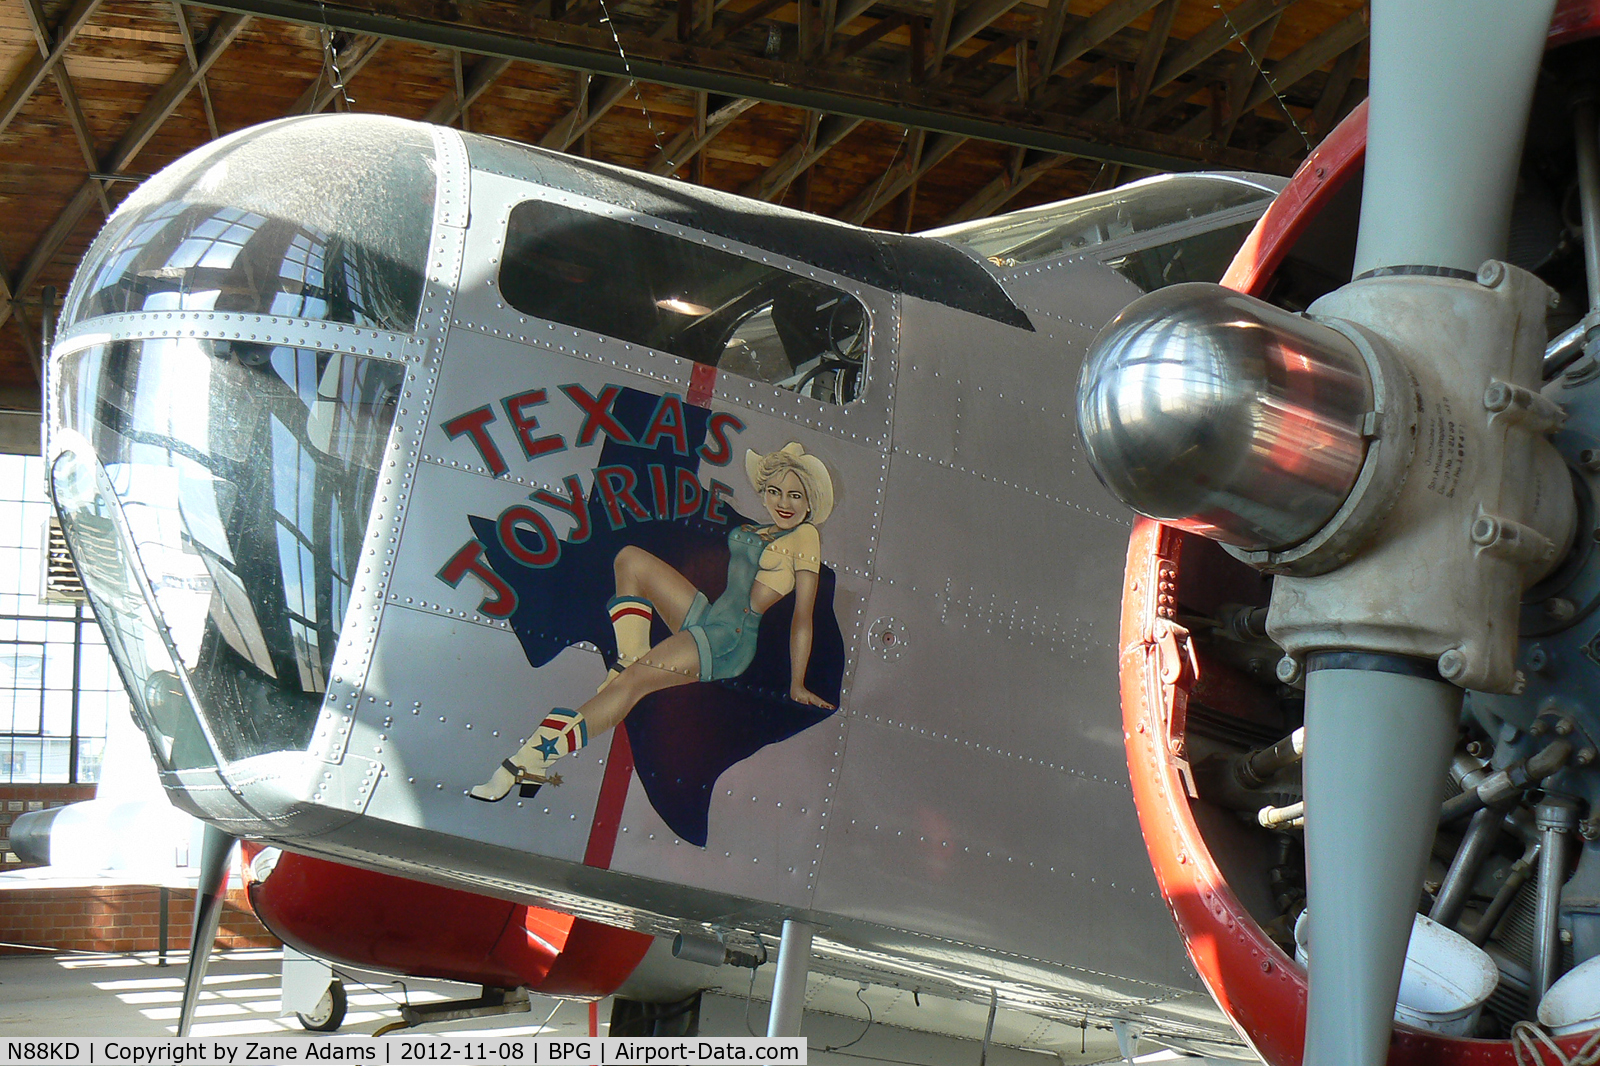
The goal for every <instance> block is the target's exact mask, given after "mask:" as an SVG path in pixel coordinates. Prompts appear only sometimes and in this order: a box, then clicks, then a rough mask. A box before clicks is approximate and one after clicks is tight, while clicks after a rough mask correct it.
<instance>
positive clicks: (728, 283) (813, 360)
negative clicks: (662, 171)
mask: <svg viewBox="0 0 1600 1066" xmlns="http://www.w3.org/2000/svg"><path fill="white" fill-rule="evenodd" d="M500 291H501V292H502V294H504V296H505V298H506V302H508V303H509V304H511V306H512V307H515V308H516V309H517V310H518V311H521V312H522V313H523V314H526V315H533V316H535V317H537V318H543V319H547V320H549V321H552V322H560V323H563V324H565V325H569V326H575V327H577V328H578V329H585V330H590V331H592V332H595V333H600V334H603V335H605V336H608V337H615V338H617V339H618V340H623V341H627V342H630V343H633V344H641V345H645V346H647V347H650V348H655V349H656V350H658V351H663V352H669V353H671V354H673V355H677V356H682V357H683V358H685V359H692V360H694V361H695V362H697V363H705V364H707V365H709V366H715V367H717V368H719V369H721V370H725V371H727V372H729V373H732V374H738V375H740V376H742V377H747V378H753V379H755V380H757V381H765V382H767V383H768V384H772V385H776V386H778V387H779V388H785V389H790V390H792V391H795V392H799V393H801V394H802V395H806V396H810V397H812V398H813V399H817V400H822V401H824V402H827V403H848V402H849V401H850V400H852V399H854V398H855V396H856V395H857V393H858V392H859V391H860V389H861V386H862V384H863V376H862V375H863V370H864V367H865V362H866V355H867V345H868V335H869V333H870V330H869V329H868V321H867V312H866V308H865V307H863V306H862V304H861V301H859V300H857V299H856V298H855V297H854V296H852V295H851V294H849V293H847V292H844V291H843V290H841V289H837V288H835V287H833V286H831V285H827V284H824V283H822V282H818V281H814V280H812V279H810V278H803V277H799V276H798V275H795V274H792V273H790V272H788V271H786V270H780V269H778V268H776V267H772V266H768V265H766V264H763V263H758V262H755V261H754V260H751V259H747V258H745V257H744V256H741V255H735V254H733V253H731V252H725V251H722V250H720V249H715V248H709V247H707V246H705V245H703V244H699V243H696V242H694V241H691V240H685V239H684V238H682V237H676V236H673V235H671V234H667V233H661V232H659V231H657V230H653V229H646V228H645V227H643V226H635V225H632V224H631V223H628V222H623V221H621V220H619V219H614V218H608V217H605V216H603V215H596V214H592V213H590V212H586V211H578V210H574V209H572V208H569V207H564V206H562V205H560V204H553V203H547V202H545V201H542V200H529V201H527V202H525V203H521V204H518V205H517V206H516V207H515V208H513V209H512V211H511V219H510V223H509V225H508V228H507V232H506V254H505V258H504V260H503V261H502V264H501V267H500Z"/></svg>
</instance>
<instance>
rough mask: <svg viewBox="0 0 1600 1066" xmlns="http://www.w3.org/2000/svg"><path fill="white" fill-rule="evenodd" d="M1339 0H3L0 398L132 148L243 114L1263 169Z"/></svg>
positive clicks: (895, 194) (826, 211)
mask: <svg viewBox="0 0 1600 1066" xmlns="http://www.w3.org/2000/svg"><path fill="white" fill-rule="evenodd" d="M1366 37H1367V11H1366V4H1365V3H1363V2H1361V0H1221V2H1218V0H326V2H321V0H205V2H204V3H187V2H182V0H0V410H29V409H36V408H37V404H38V382H37V377H36V372H37V366H38V358H39V347H40V345H39V328H40V318H41V313H42V312H43V311H44V310H45V309H46V304H45V301H46V298H47V297H48V295H49V290H50V289H52V288H53V289H54V292H55V295H54V299H55V301H56V304H55V305H54V306H59V301H60V298H61V296H62V295H63V294H64V292H65V290H66V287H67V285H68V283H69V282H70V280H71V276H72V270H73V268H74V266H75V265H76V263H77V261H78V259H79V257H80V256H81V255H82V254H83V252H84V250H85V249H86V248H87V246H88V243H89V241H90V240H91V239H92V238H93V236H94V234H95V232H96V231H97V230H98V229H99V227H100V225H101V224H102V223H103V222H104V220H105V217H106V215H107V214H108V213H109V212H110V211H111V210H112V209H114V208H115V206H116V205H117V203H119V202H120V201H121V200H122V199H123V198H124V197H125V196H126V195H127V194H128V193H129V192H130V191H131V190H132V189H133V187H134V185H135V184H136V183H137V182H138V181H139V180H140V179H141V178H142V177H144V176H147V175H149V174H151V173H153V172H155V171H156V170H159V169H160V168H161V167H162V166H164V165H166V164H167V163H169V162H171V161H172V160H174V159H176V158H177V157H178V156H180V155H182V154H183V153H184V152H187V151H189V150H191V149H193V148H196V147H198V146H200V145H201V144H204V143H206V142H207V141H208V140H211V139H212V138H215V137H217V136H218V135H220V134H225V133H228V132H231V131H233V130H236V129H239V128H242V127H244V126H248V125H251V124H254V123H257V122H262V121H266V120H268V119H273V118H279V117H282V116H286V115H295V114H304V113H308V112H315V111H329V110H346V109H348V110H357V111H370V112H378V113H383V114H390V115H397V116H401V117H405V118H413V119H422V120H426V121H430V122H438V123H446V124H451V125H457V126H460V127H462V128H465V129H471V130H473V131H476V132H480V133H489V134H493V135H496V136H501V137H508V138H512V139H515V140H521V141H526V142H529V143H533V144H540V145H544V146H546V147H553V148H556V149H559V150H564V151H568V152H573V153H576V154H580V155H585V156H589V157H592V158H595V159H600V160H605V161H608V162H612V163H618V164H621V165H623V166H628V167H634V168H637V169H641V170H648V171H651V172H653V173H656V174H664V175H672V176H676V177H678V178H680V179H682V180H685V181H692V182H696V183H699V184H703V185H707V186H711V187H715V188H718V189H724V190H728V191H733V192H740V193H744V194H746V195H749V196H755V197H759V198H761V199H765V200H769V201H774V202H782V203H785V204H787V205H789V206H792V207H800V208H802V209H805V210H810V211H815V212H817V213H819V214H823V215H827V216H830V217H833V218H839V219H844V220H847V221H851V222H857V223H864V224H867V225H872V226H877V227H880V228H884V229H892V230H897V231H902V232H904V231H911V230H919V229H924V228H930V227H933V226H938V225H946V224H950V223H954V222H959V221H964V220H968V219H974V218H981V217H984V216H987V215H991V214H995V213H998V212H1002V211H1006V210H1011V209H1014V208H1018V207H1024V206H1028V205H1031V204H1037V203H1041V202H1045V201H1049V200H1056V199H1061V198H1064V197H1068V196H1075V195H1078V194H1080V193H1083V192H1087V191H1091V190H1094V189H1104V188H1110V187H1112V186H1115V185H1117V184H1121V183H1123V182H1126V181H1129V180H1133V179H1134V178H1137V177H1142V176H1144V175H1145V174H1148V173H1150V172H1151V171H1153V170H1169V169H1193V168H1201V167H1204V168H1215V169H1230V170H1259V171H1265V172H1272V173H1279V174H1287V173H1289V172H1291V171H1292V170H1293V168H1294V166H1295V165H1296V163H1297V162H1298V161H1299V160H1300V159H1302V158H1303V157H1304V156H1305V155H1306V154H1307V152H1308V151H1309V150H1310V148H1311V147H1312V146H1313V145H1314V144H1315V143H1316V142H1317V141H1318V140H1319V139H1320V138H1321V136H1322V135H1323V134H1325V133H1326V132H1327V130H1328V129H1330V128H1331V127H1332V125H1333V124H1334V123H1335V122H1337V120H1338V119H1339V118H1341V117H1342V116H1343V115H1344V114H1345V113H1347V112H1348V111H1349V110H1350V109H1351V108H1353V107H1354V106H1355V105H1356V104H1357V103H1358V102H1359V101H1360V100H1361V99H1362V98H1363V96H1364V95H1365V92H1366V82H1365V72H1366V49H1365V42H1366Z"/></svg>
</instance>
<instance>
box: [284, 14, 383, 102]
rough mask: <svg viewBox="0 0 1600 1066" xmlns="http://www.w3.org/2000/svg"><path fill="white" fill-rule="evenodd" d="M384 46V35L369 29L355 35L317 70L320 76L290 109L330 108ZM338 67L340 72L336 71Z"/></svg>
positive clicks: (308, 86)
mask: <svg viewBox="0 0 1600 1066" xmlns="http://www.w3.org/2000/svg"><path fill="white" fill-rule="evenodd" d="M381 47H383V38H382V37H374V36H372V35H371V34H365V33H358V34H355V35H353V36H352V37H351V38H350V39H349V40H348V41H346V42H345V46H344V47H343V48H341V49H339V50H338V51H337V52H335V53H334V56H333V59H332V62H331V63H328V64H325V65H324V67H323V69H321V70H318V71H317V78H316V80H315V81H313V82H312V83H311V84H310V85H307V86H306V89H305V92H303V93H301V94H300V99H298V100H296V101H295V103H294V106H293V107H292V108H290V109H289V114H291V115H315V114H318V113H320V112H322V111H325V110H327V107H328V105H329V104H331V103H333V100H334V97H336V96H338V95H339V93H340V90H341V89H342V88H344V87H345V86H348V85H349V84H350V80H351V79H352V78H354V77H355V76H356V75H357V74H359V73H361V68H362V67H364V66H366V65H367V64H368V63H370V62H371V61H372V57H373V56H375V55H377V54H378V49H379V48H381ZM335 70H337V74H335V73H334V71H335ZM324 75H328V76H326V77H325V76H324Z"/></svg>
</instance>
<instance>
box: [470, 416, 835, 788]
mask: <svg viewBox="0 0 1600 1066" xmlns="http://www.w3.org/2000/svg"><path fill="white" fill-rule="evenodd" d="M745 473H746V474H747V475H748V476H749V478H750V484H751V486H752V487H753V488H754V489H755V490H756V492H757V493H759V494H760V497H761V503H762V506H763V507H765V508H766V511H767V515H768V517H769V518H770V519H771V522H770V523H769V524H767V525H763V526H755V525H742V526H737V527H735V528H734V529H732V530H730V531H729V533H728V584H727V588H726V589H725V590H724V592H723V593H722V595H721V596H719V597H718V598H717V600H716V602H715V603H712V602H711V601H710V600H709V599H708V598H707V597H706V594H705V593H703V592H701V591H700V590H699V589H697V588H695V586H694V584H693V583H692V582H690V581H689V580H688V579H687V578H685V577H684V576H683V575H682V574H680V573H679V572H678V571H677V570H676V569H674V568H673V567H672V566H670V565H668V564H667V563H665V562H663V561H662V560H661V559H658V558H657V557H656V556H654V555H652V554H650V553H649V552H647V551H644V550H643V549H641V548H636V547H633V546H631V545H630V546H628V547H625V548H623V549H622V550H621V551H619V552H618V553H617V555H616V559H615V561H614V562H613V564H612V569H613V572H614V574H615V577H616V591H617V595H616V596H615V598H613V599H612V600H611V601H610V603H609V604H608V605H607V607H608V610H609V612H610V615H611V624H612V627H613V629H614V630H615V632H616V638H617V666H616V668H615V669H613V670H612V671H611V672H610V673H609V674H608V675H607V676H606V680H605V681H604V682H603V683H602V684H601V685H600V690H599V691H598V692H596V693H595V695H594V696H593V698H591V699H590V700H589V701H588V702H586V703H584V705H583V706H581V707H579V708H578V709H577V710H575V711H574V710H568V709H567V708H564V707H557V708H555V709H554V710H552V711H551V712H550V713H549V714H548V715H546V717H545V719H544V721H542V722H541V723H540V724H539V727H538V728H537V729H536V730H535V731H534V734H533V736H532V737H531V738H530V739H529V740H528V742H527V743H526V744H524V745H523V746H522V747H521V748H520V749H519V750H518V751H517V752H516V754H514V755H512V756H511V758H509V759H506V760H504V761H503V762H502V763H501V764H500V765H499V766H498V767H496V768H495V771H494V773H493V774H492V775H491V776H490V777H489V779H488V780H487V781H485V782H484V783H483V784H481V785H477V786H475V787H474V788H473V789H471V795H472V797H473V798H474V799H480V800H484V801H486V802H491V803H492V802H495V801H497V800H500V799H504V798H505V796H506V795H507V794H508V793H510V791H511V788H512V786H513V785H522V786H524V788H528V787H531V786H537V785H541V784H560V782H561V778H560V776H559V775H555V774H551V773H550V772H549V767H550V764H551V763H554V762H555V761H556V760H558V759H560V758H563V757H564V756H567V755H570V754H572V753H573V752H575V751H577V750H578V749H579V748H581V747H583V746H584V745H585V744H587V743H588V742H589V737H590V734H591V733H592V734H595V735H598V734H600V733H604V732H605V731H606V730H608V729H611V728H613V727H615V726H616V725H617V723H619V722H621V721H622V720H623V719H624V718H626V717H627V716H628V713H629V712H630V711H632V710H633V708H634V707H635V706H636V705H637V704H638V703H639V701H640V700H642V699H644V697H646V696H648V695H650V694H651V693H652V692H659V691H661V690H662V689H667V688H672V687H674V686H676V685H688V684H692V683H694V682H696V681H721V680H725V679H727V678H732V677H738V676H739V675H740V674H742V673H744V672H745V670H746V669H748V668H749V666H750V662H751V660H752V659H754V658H755V654H756V641H757V637H758V636H759V634H760V630H761V616H762V615H763V614H764V613H766V611H768V610H769V609H770V608H771V607H772V606H773V605H774V604H776V603H777V602H778V601H779V600H781V599H783V597H785V596H787V595H789V593H791V592H793V593H794V598H795V600H794V619H793V622H792V623H791V624H790V627H789V698H790V699H792V700H794V701H795V702H797V703H803V704H808V705H810V706H813V707H823V708H827V709H829V710H832V709H833V705H832V704H830V703H828V702H827V701H826V700H824V699H822V698H821V697H820V696H818V695H816V694H815V693H814V692H812V691H811V690H810V689H808V688H806V684H805V677H806V668H807V666H808V665H809V664H810V662H811V645H812V637H813V622H812V616H813V611H814V609H815V606H816V598H817V580H818V575H819V573H820V571H821V566H822V558H821V555H822V552H821V548H822V541H821V537H820V535H819V533H818V527H819V526H821V525H822V523H823V522H825V521H827V518H828V515H829V513H830V512H832V510H833V479H832V478H831V477H830V476H829V474H828V468H827V467H826V466H824V465H823V463H822V460H820V459H818V458H817V457H816V456H814V455H808V454H806V450H805V449H804V448H803V447H801V446H800V445H799V444H798V443H794V442H791V443H789V444H786V445H784V446H783V447H782V448H779V449H778V450H777V451H774V452H770V453H768V454H766V455H760V454H758V453H756V452H753V451H748V452H746V453H745ZM658 614H659V615H660V616H661V620H662V621H663V622H665V623H666V624H667V627H668V628H669V629H670V630H672V635H671V636H670V637H668V638H667V639H666V640H663V641H662V642H661V643H660V644H657V645H655V646H654V647H652V646H651V645H650V627H651V623H652V621H653V619H654V617H655V616H656V615H658Z"/></svg>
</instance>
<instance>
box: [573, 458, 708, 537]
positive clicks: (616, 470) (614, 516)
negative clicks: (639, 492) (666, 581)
mask: <svg viewBox="0 0 1600 1066" xmlns="http://www.w3.org/2000/svg"><path fill="white" fill-rule="evenodd" d="M594 483H595V486H596V487H597V488H598V489H599V490H600V502H601V503H602V504H604V505H605V509H606V521H607V522H609V523H611V528H612V529H621V528H622V526H623V517H622V509H623V508H624V507H626V508H627V509H628V513H629V514H631V515H633V517H634V518H636V519H638V520H639V521H641V522H648V521H650V512H649V511H646V510H645V509H644V507H643V506H641V505H640V503H639V500H638V498H637V497H635V496H634V494H633V490H634V487H635V486H637V485H638V479H637V478H635V477H634V476H633V471H632V470H630V469H629V468H627V467H625V466H602V467H600V468H599V469H598V470H596V471H595V472H594ZM730 491H731V490H730Z"/></svg>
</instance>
